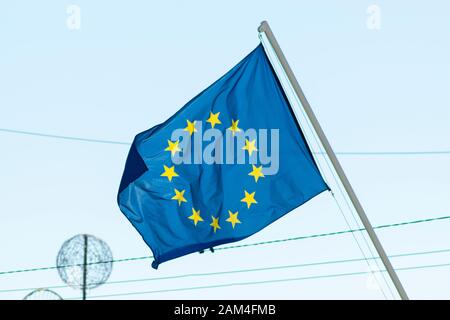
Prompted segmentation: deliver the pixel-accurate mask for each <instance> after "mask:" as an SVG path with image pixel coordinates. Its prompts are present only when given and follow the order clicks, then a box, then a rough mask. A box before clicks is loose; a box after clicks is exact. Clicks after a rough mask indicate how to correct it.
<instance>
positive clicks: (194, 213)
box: [188, 208, 203, 226]
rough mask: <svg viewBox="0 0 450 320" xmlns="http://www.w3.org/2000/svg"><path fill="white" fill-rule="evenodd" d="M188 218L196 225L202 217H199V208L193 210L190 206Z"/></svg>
mask: <svg viewBox="0 0 450 320" xmlns="http://www.w3.org/2000/svg"><path fill="white" fill-rule="evenodd" d="M188 219H191V220H193V221H194V226H197V222H199V221H203V219H202V217H200V210H195V209H194V208H192V216H190V217H188Z"/></svg>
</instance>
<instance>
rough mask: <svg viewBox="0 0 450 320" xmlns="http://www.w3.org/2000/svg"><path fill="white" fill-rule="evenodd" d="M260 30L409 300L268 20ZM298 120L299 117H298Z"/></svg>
mask: <svg viewBox="0 0 450 320" xmlns="http://www.w3.org/2000/svg"><path fill="white" fill-rule="evenodd" d="M258 31H259V32H261V33H262V32H264V33H265V34H266V36H267V39H268V40H269V43H270V45H271V46H272V48H273V50H274V51H275V54H276V55H277V58H278V60H279V61H280V63H281V66H282V67H283V69H284V72H286V75H287V77H288V79H289V81H290V83H291V84H292V87H293V88H294V91H295V93H296V95H297V96H298V98H299V99H300V102H301V104H302V106H303V109H304V110H305V113H306V115H307V117H308V119H309V121H310V123H311V124H312V126H313V128H314V130H315V132H316V133H317V136H318V137H319V140H320V142H321V143H322V145H323V147H324V149H325V152H326V153H327V155H328V157H329V159H330V161H331V163H332V165H333V167H334V170H335V171H336V173H337V175H338V177H339V179H340V181H341V183H342V185H343V186H344V189H345V191H346V192H347V195H348V197H349V198H350V200H351V202H352V204H353V206H354V208H355V210H356V212H357V213H358V215H359V218H360V219H361V221H362V223H363V225H364V228H365V229H366V231H367V233H368V235H369V237H370V240H371V241H372V243H373V245H374V247H375V249H376V250H377V252H378V255H379V256H380V258H381V260H382V261H383V264H384V266H385V268H386V270H387V272H388V274H389V276H390V278H391V280H392V282H393V283H394V285H395V288H396V289H397V291H398V294H399V295H400V297H401V298H402V299H403V300H408V299H409V298H408V295H407V294H406V291H405V289H404V288H403V285H402V283H401V282H400V279H399V278H398V276H397V273H396V272H395V270H394V268H393V267H392V264H391V262H390V261H389V258H388V256H387V254H386V252H385V251H384V249H383V246H382V245H381V242H380V240H379V239H378V237H377V235H376V233H375V231H374V230H373V227H372V225H371V223H370V221H369V219H368V217H367V215H366V213H365V212H364V209H363V207H362V205H361V203H360V202H359V200H358V197H357V196H356V194H355V191H354V190H353V188H352V186H351V184H350V182H349V181H348V179H347V176H346V175H345V173H344V170H343V169H342V166H341V164H340V163H339V161H338V159H337V157H336V155H335V153H334V151H333V149H332V148H331V145H330V143H329V142H328V139H327V137H326V136H325V133H324V132H323V130H322V128H321V126H320V124H319V122H318V120H317V118H316V116H315V115H314V112H313V110H312V108H311V106H310V104H309V102H308V100H307V99H306V97H305V95H304V93H303V90H302V89H301V87H300V85H299V83H298V81H297V79H296V78H295V75H294V73H293V72H292V69H291V67H290V66H289V64H288V62H287V60H286V57H285V56H284V54H283V51H281V48H280V46H279V44H278V42H277V40H276V39H275V36H274V34H273V33H272V30H271V29H270V26H269V24H268V23H267V21H263V22H261V25H260V26H259V28H258ZM297 121H298V119H297Z"/></svg>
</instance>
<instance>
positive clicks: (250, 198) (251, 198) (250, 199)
mask: <svg viewBox="0 0 450 320" xmlns="http://www.w3.org/2000/svg"><path fill="white" fill-rule="evenodd" d="M244 192H245V197H244V198H243V199H242V200H241V202H245V203H246V204H247V208H248V209H250V206H251V205H252V204H253V203H258V202H256V200H255V192H252V193H248V192H247V190H244Z"/></svg>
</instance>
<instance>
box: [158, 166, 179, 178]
mask: <svg viewBox="0 0 450 320" xmlns="http://www.w3.org/2000/svg"><path fill="white" fill-rule="evenodd" d="M161 177H167V179H169V181H172V178H173V177H178V173H176V172H175V166H172V167H170V168H169V167H168V166H166V165H164V172H163V173H161Z"/></svg>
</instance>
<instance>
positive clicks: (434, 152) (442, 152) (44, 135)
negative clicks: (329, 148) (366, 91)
mask: <svg viewBox="0 0 450 320" xmlns="http://www.w3.org/2000/svg"><path fill="white" fill-rule="evenodd" d="M0 132H5V133H12V134H20V135H28V136H35V137H42V138H51V139H60V140H71V141H78V142H90V143H102V144H112V145H124V146H129V145H131V143H130V142H125V141H115V140H102V139H93V138H82V137H76V136H65V135H56V134H47V133H40V132H33V131H23V130H15V129H7V128H0ZM314 153H315V154H322V153H323V152H314ZM335 154H337V155H341V156H420V155H424V156H426V155H446V154H450V150H429V151H425V150H411V151H338V152H335Z"/></svg>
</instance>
